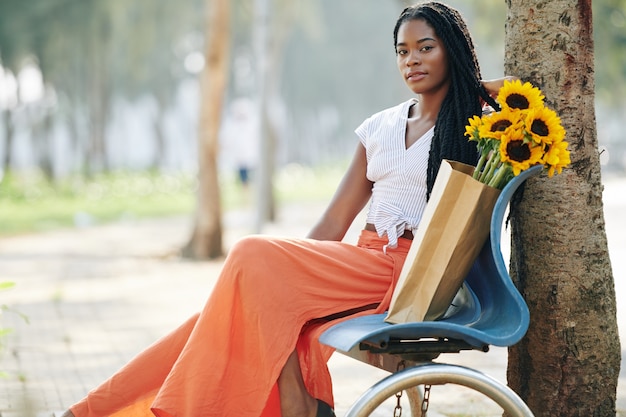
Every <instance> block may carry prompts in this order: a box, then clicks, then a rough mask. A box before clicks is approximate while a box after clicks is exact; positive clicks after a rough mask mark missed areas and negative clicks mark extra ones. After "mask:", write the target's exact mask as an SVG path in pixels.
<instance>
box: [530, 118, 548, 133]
mask: <svg viewBox="0 0 626 417" xmlns="http://www.w3.org/2000/svg"><path fill="white" fill-rule="evenodd" d="M530 131H531V132H533V133H534V134H535V135H539V136H548V134H549V133H550V129H548V125H546V122H544V121H543V120H533V123H532V125H530Z"/></svg>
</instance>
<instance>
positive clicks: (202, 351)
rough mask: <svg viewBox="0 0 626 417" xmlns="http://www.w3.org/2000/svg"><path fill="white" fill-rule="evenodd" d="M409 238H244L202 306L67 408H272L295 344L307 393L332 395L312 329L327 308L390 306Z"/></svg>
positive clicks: (139, 412)
mask: <svg viewBox="0 0 626 417" xmlns="http://www.w3.org/2000/svg"><path fill="white" fill-rule="evenodd" d="M410 243H411V242H410V241H409V240H406V239H399V243H398V247H397V248H393V249H391V248H387V249H386V250H385V249H384V248H385V245H386V244H387V239H386V237H384V238H380V237H378V235H377V234H376V233H375V232H369V231H363V232H362V234H361V236H360V238H359V242H358V244H357V245H356V246H355V245H352V244H347V243H342V242H331V241H317V240H312V239H284V238H281V239H277V238H271V237H267V236H250V237H247V238H244V239H242V240H241V241H239V242H238V243H237V244H236V245H235V246H234V247H233V248H232V250H231V251H230V253H229V255H228V257H227V258H226V261H225V262H224V266H223V269H222V272H221V275H220V277H219V279H218V281H217V283H216V285H215V287H214V289H213V291H212V293H211V296H210V297H209V299H208V301H207V303H206V305H205V307H204V309H203V310H202V312H201V313H200V314H198V315H195V316H193V317H192V318H190V319H189V320H188V321H187V322H185V323H184V324H183V325H182V326H180V327H179V328H177V329H176V330H174V331H173V332H171V333H170V334H168V335H167V336H165V337H164V338H162V339H160V340H159V341H157V342H156V343H155V344H153V345H152V346H150V347H149V348H148V349H146V350H144V351H143V352H141V353H140V354H139V355H138V356H136V357H135V358H134V359H132V360H131V361H130V362H129V363H128V364H127V365H126V366H125V367H123V368H122V369H120V370H119V371H118V372H117V373H116V374H115V375H113V376H112V377H111V378H110V379H108V380H107V381H105V382H104V383H103V384H101V385H100V386H99V387H97V388H96V389H94V390H93V391H91V392H90V393H89V394H88V395H87V396H86V397H85V398H84V399H83V400H82V401H80V402H79V403H77V404H75V405H73V406H72V407H71V411H72V412H73V413H74V415H75V416H76V417H104V416H115V417H121V416H127V417H130V416H132V417H141V416H150V417H152V416H157V417H170V416H174V417H209V416H215V417H218V416H219V417H230V416H237V417H269V416H272V417H277V416H280V402H279V397H278V396H279V393H278V389H277V384H276V381H277V379H278V376H279V375H280V372H281V370H282V368H283V366H284V364H285V362H286V361H287V358H288V357H289V355H290V354H291V353H292V352H293V351H294V349H296V350H297V352H298V358H299V361H300V366H301V368H302V374H303V378H304V381H305V384H306V387H307V389H308V391H309V393H310V394H311V395H312V396H313V397H315V398H319V399H321V400H323V401H325V402H327V403H329V404H333V402H334V401H333V396H332V385H331V379H330V374H329V371H328V368H327V361H328V359H329V358H330V355H331V354H332V352H333V351H332V348H330V347H328V346H325V345H322V344H320V343H319V342H318V337H319V335H320V334H321V332H323V331H324V330H325V329H326V328H327V327H328V326H330V325H331V324H333V323H335V322H336V321H332V320H331V318H332V319H333V320H341V319H342V318H345V317H346V315H347V314H352V313H353V312H354V311H359V310H363V308H364V307H365V306H369V307H368V308H369V310H368V311H367V313H372V312H383V311H385V310H386V309H387V308H388V307H389V302H390V300H391V295H392V292H393V288H394V286H395V283H396V281H397V278H398V275H399V274H400V270H401V269H402V264H403V262H404V259H405V257H406V254H407V252H408V250H409V247H410ZM364 313H365V312H364V311H360V313H357V314H364ZM352 315H353V314H352ZM342 316H343V317H342ZM337 317H341V318H339V319H338V318H337Z"/></svg>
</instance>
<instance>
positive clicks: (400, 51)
mask: <svg viewBox="0 0 626 417" xmlns="http://www.w3.org/2000/svg"><path fill="white" fill-rule="evenodd" d="M407 53H408V52H407V51H406V49H398V51H397V54H398V55H406V54H407Z"/></svg>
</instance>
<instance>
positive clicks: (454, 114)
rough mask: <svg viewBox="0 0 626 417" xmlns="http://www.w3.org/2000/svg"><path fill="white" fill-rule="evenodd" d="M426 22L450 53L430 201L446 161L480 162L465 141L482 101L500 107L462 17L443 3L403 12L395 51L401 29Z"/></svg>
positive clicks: (395, 33)
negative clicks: (484, 81) (413, 22)
mask: <svg viewBox="0 0 626 417" xmlns="http://www.w3.org/2000/svg"><path fill="white" fill-rule="evenodd" d="M417 19H422V20H424V21H426V22H427V23H428V24H429V25H430V26H431V27H432V28H433V30H434V31H435V33H436V34H437V36H438V37H439V38H440V39H441V41H442V42H443V44H444V46H445V48H446V51H447V52H448V62H449V64H448V65H449V67H450V68H449V74H450V88H449V90H448V93H447V95H446V97H445V98H444V100H443V103H442V104H441V109H440V110H439V114H438V115H437V122H436V125H435V132H434V136H433V138H432V142H431V146H430V153H429V155H428V172H427V177H426V178H427V180H426V184H427V189H428V194H427V195H428V197H430V193H431V191H432V188H433V184H434V183H435V178H436V176H437V172H438V171H439V167H440V165H441V161H442V159H450V160H453V161H459V162H463V163H466V164H470V165H475V164H476V162H477V160H478V151H477V149H476V144H475V143H473V142H470V141H469V140H468V139H467V138H466V137H465V135H464V134H465V125H466V124H467V121H468V119H469V118H470V117H472V116H474V115H480V114H481V113H482V106H481V103H480V98H482V99H483V100H484V101H486V102H487V103H489V104H490V105H491V106H492V107H493V108H494V109H499V106H498V105H497V103H496V102H495V100H493V98H491V97H490V96H489V94H488V93H487V91H486V90H485V88H484V87H483V85H482V84H481V82H480V81H481V78H482V77H481V75H480V67H479V65H478V59H477V57H476V51H475V50H474V43H473V41H472V38H471V35H470V33H469V31H468V29H467V25H466V24H465V21H464V20H463V17H462V16H461V14H460V13H459V12H458V11H457V10H455V9H453V8H451V7H449V6H447V5H445V4H442V3H439V2H427V3H420V4H416V5H414V6H411V7H407V8H406V9H404V10H403V11H402V13H401V14H400V17H399V18H398V21H397V22H396V26H395V28H394V31H393V41H394V49H395V48H396V45H397V43H398V31H399V29H400V26H401V25H402V24H403V23H405V22H407V21H410V20H417Z"/></svg>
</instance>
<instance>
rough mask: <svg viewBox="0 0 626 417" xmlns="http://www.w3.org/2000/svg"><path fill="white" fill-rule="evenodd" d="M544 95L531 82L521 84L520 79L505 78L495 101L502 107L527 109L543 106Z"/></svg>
mask: <svg viewBox="0 0 626 417" xmlns="http://www.w3.org/2000/svg"><path fill="white" fill-rule="evenodd" d="M543 99H544V96H543V94H541V91H540V90H539V89H538V88H537V87H533V86H532V84H531V83H529V82H526V83H524V84H522V82H521V81H520V80H514V81H509V80H506V81H505V82H504V85H503V86H502V88H500V91H499V92H498V97H497V99H496V100H497V101H498V103H500V105H501V106H502V109H504V108H509V109H512V110H527V109H532V108H539V107H543Z"/></svg>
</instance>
